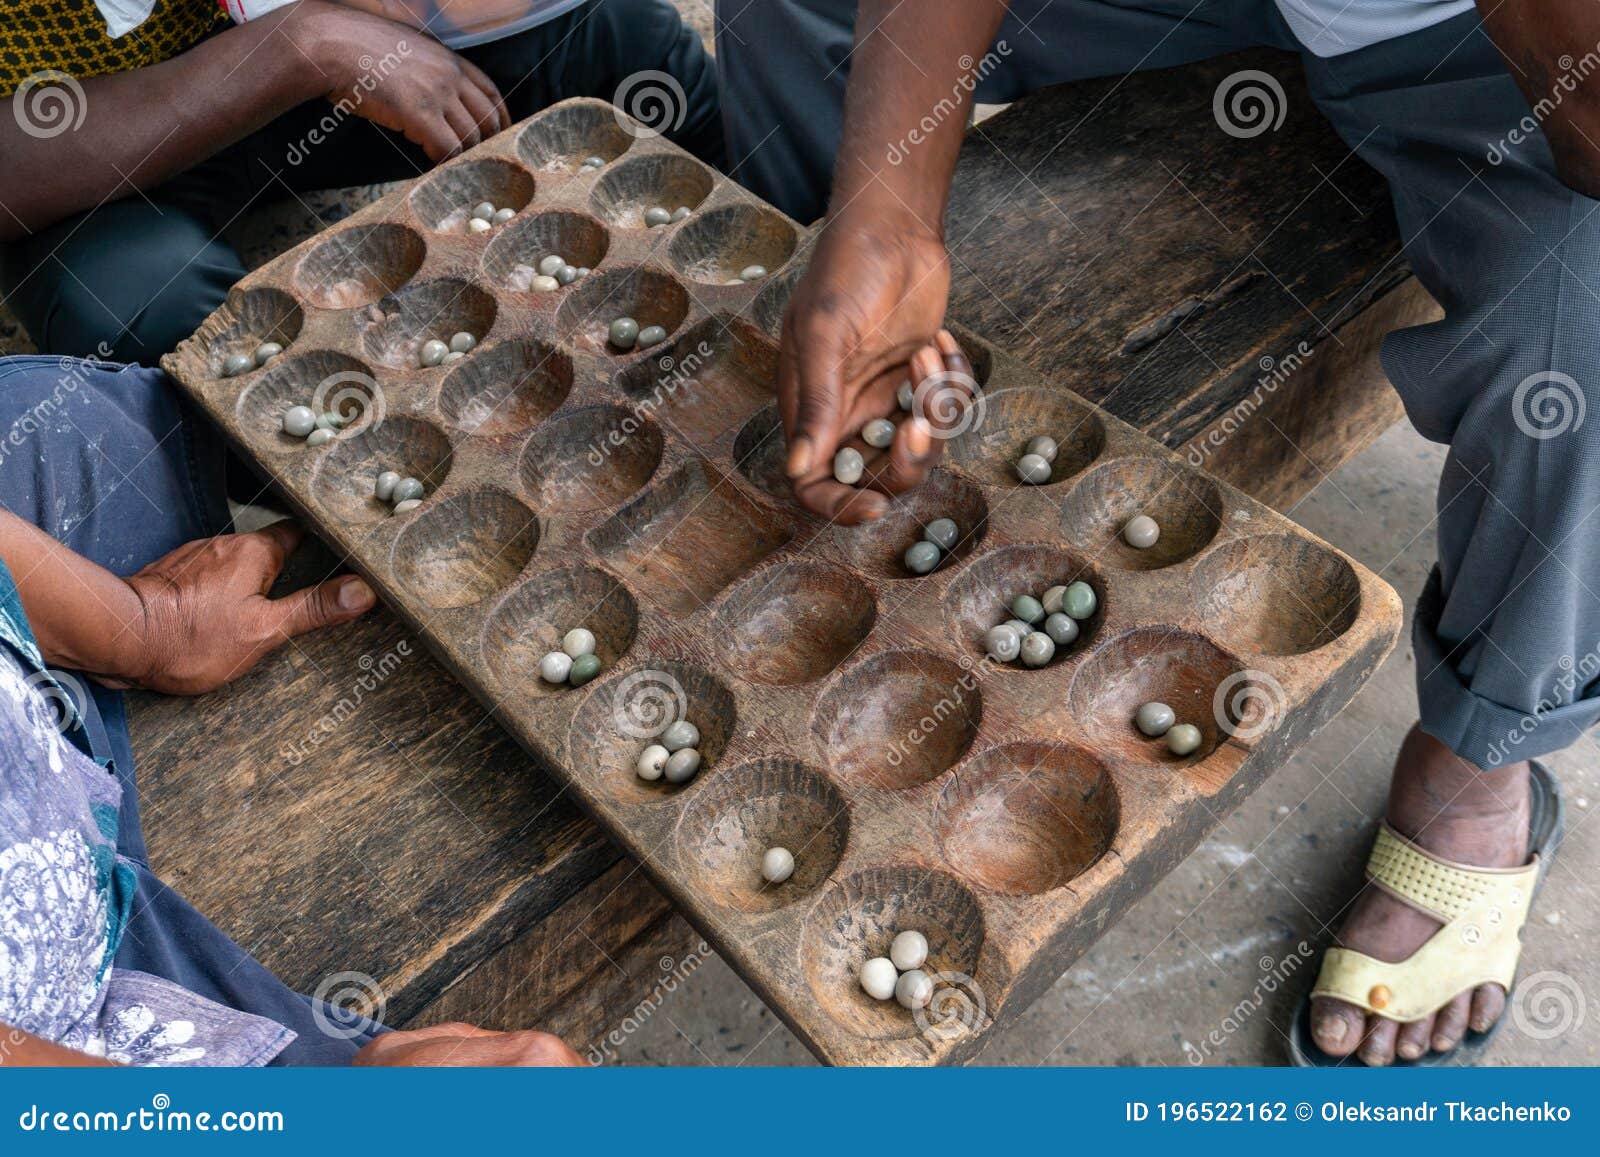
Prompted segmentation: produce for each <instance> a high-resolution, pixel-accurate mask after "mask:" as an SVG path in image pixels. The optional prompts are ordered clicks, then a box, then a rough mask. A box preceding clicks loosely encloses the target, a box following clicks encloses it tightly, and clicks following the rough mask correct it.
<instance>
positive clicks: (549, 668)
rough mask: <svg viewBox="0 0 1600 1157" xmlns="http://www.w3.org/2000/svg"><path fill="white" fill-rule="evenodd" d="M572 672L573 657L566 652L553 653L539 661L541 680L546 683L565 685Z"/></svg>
mask: <svg viewBox="0 0 1600 1157" xmlns="http://www.w3.org/2000/svg"><path fill="white" fill-rule="evenodd" d="M571 670H572V656H571V655H569V654H567V653H566V652H565V651H551V652H550V653H549V654H548V655H546V656H545V657H544V658H542V659H540V660H539V678H541V679H543V680H544V681H545V682H546V683H565V682H566V681H567V675H568V674H569V673H570V672H571Z"/></svg>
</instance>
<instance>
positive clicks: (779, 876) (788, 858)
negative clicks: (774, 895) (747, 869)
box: [761, 848, 794, 884]
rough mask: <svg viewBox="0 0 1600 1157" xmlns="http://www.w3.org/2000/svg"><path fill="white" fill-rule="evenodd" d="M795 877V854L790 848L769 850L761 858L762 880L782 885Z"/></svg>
mask: <svg viewBox="0 0 1600 1157" xmlns="http://www.w3.org/2000/svg"><path fill="white" fill-rule="evenodd" d="M792 875H794V853H793V852H791V851H790V850H789V849H788V848H768V849H767V850H766V852H765V853H764V854H763V855H762V857H761V878H762V879H763V880H765V881H767V883H769V884H781V883H783V882H784V881H785V880H787V879H788V878H789V877H790V876H792Z"/></svg>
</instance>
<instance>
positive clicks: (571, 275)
mask: <svg viewBox="0 0 1600 1157" xmlns="http://www.w3.org/2000/svg"><path fill="white" fill-rule="evenodd" d="M576 280H578V270H577V268H576V267H574V266H571V265H563V266H562V267H561V268H560V269H558V270H556V284H557V285H571V284H572V283H573V282H574V281H576Z"/></svg>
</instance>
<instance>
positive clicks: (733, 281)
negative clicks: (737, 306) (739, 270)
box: [722, 277, 744, 285]
mask: <svg viewBox="0 0 1600 1157" xmlns="http://www.w3.org/2000/svg"><path fill="white" fill-rule="evenodd" d="M722 284H724V285H743V284H744V282H742V281H740V280H739V279H738V278H737V277H730V278H728V280H726V281H724V282H723V283H722Z"/></svg>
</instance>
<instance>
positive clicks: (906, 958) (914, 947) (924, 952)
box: [889, 931, 928, 972]
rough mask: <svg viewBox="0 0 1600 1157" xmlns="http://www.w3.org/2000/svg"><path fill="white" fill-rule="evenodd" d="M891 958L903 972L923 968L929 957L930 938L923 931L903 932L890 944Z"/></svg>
mask: <svg viewBox="0 0 1600 1157" xmlns="http://www.w3.org/2000/svg"><path fill="white" fill-rule="evenodd" d="M889 959H890V960H891V961H893V962H894V966H895V967H896V968H898V969H899V970H900V971H901V972H907V971H909V970H910V969H913V968H921V967H922V965H923V963H924V962H925V961H926V960H927V959H928V938H927V937H926V936H924V935H923V934H922V933H921V932H912V931H905V932H901V933H900V934H899V935H897V936H896V937H895V938H894V942H893V943H891V944H890V945H889Z"/></svg>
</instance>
